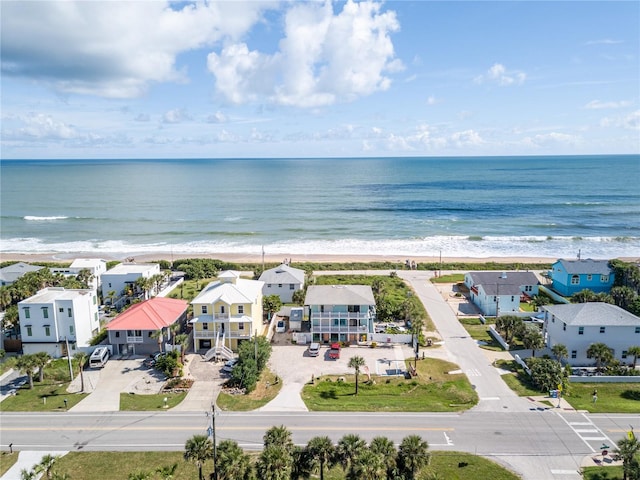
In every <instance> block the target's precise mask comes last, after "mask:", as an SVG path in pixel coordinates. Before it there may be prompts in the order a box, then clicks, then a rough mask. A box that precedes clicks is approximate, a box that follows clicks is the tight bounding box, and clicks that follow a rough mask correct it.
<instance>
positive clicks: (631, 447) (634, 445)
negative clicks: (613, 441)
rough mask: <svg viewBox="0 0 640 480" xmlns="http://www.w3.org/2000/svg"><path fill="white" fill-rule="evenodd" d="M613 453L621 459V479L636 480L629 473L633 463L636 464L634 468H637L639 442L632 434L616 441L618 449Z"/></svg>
mask: <svg viewBox="0 0 640 480" xmlns="http://www.w3.org/2000/svg"><path fill="white" fill-rule="evenodd" d="M615 452H616V453H617V454H618V455H619V456H620V458H622V479H623V480H628V479H629V480H636V479H637V478H638V477H636V476H631V475H630V473H631V470H632V469H633V468H634V465H633V464H634V462H635V463H636V466H635V468H638V467H637V464H638V462H639V460H638V458H637V455H638V453H640V442H638V439H637V438H636V436H635V435H634V434H633V432H632V433H631V435H629V436H628V437H625V438H623V439H622V440H620V441H618V448H616V449H615Z"/></svg>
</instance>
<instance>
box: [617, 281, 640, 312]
mask: <svg viewBox="0 0 640 480" xmlns="http://www.w3.org/2000/svg"><path fill="white" fill-rule="evenodd" d="M610 295H611V298H613V302H614V304H615V305H617V306H618V307H620V308H622V309H624V310H627V311H628V310H629V307H631V305H632V304H633V302H634V301H635V300H636V299H637V298H638V293H637V292H636V291H634V290H633V289H632V288H631V287H612V288H611V292H610Z"/></svg>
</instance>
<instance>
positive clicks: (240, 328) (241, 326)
mask: <svg viewBox="0 0 640 480" xmlns="http://www.w3.org/2000/svg"><path fill="white" fill-rule="evenodd" d="M238 330H244V323H242V322H240V323H239V324H238Z"/></svg>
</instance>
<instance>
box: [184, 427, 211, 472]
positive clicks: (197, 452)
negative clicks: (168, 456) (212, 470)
mask: <svg viewBox="0 0 640 480" xmlns="http://www.w3.org/2000/svg"><path fill="white" fill-rule="evenodd" d="M210 458H213V442H212V441H211V439H210V438H209V437H207V436H206V435H194V436H193V437H191V438H190V439H189V440H187V442H186V443H185V445H184V459H185V460H186V461H187V462H194V463H195V464H196V466H197V467H198V479H199V480H203V476H202V466H203V465H204V462H206V461H207V460H208V459H210Z"/></svg>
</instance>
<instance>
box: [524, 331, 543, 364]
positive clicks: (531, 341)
mask: <svg viewBox="0 0 640 480" xmlns="http://www.w3.org/2000/svg"><path fill="white" fill-rule="evenodd" d="M522 344H523V345H524V348H526V349H531V356H532V357H535V356H536V350H538V349H540V348H542V347H544V338H542V334H541V333H540V330H538V327H533V328H527V330H526V332H525V334H524V336H523V337H522Z"/></svg>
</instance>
